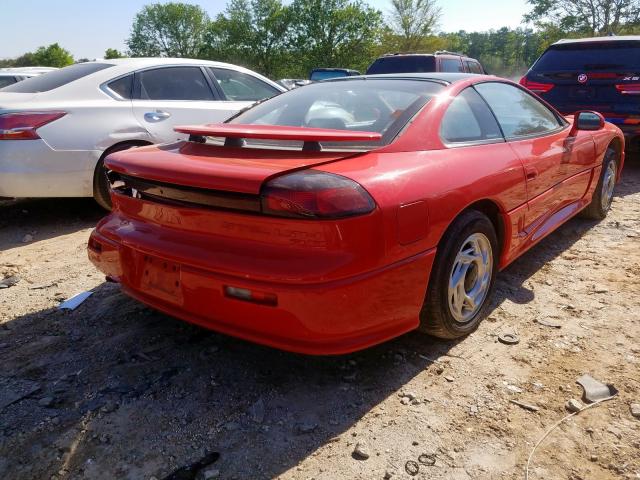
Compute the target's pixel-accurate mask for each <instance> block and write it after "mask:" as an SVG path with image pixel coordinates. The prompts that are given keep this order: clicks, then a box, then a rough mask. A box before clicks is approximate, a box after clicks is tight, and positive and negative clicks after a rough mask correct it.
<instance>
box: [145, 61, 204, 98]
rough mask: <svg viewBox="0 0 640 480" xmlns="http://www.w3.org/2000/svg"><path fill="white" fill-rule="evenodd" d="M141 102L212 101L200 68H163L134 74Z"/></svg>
mask: <svg viewBox="0 0 640 480" xmlns="http://www.w3.org/2000/svg"><path fill="white" fill-rule="evenodd" d="M136 76H137V77H138V78H139V80H138V81H139V83H140V99H141V100H214V97H213V92H212V91H211V88H210V87H209V84H208V83H207V79H206V78H205V76H204V73H202V70H200V67H164V68H156V69H153V70H143V71H142V72H138V73H136Z"/></svg>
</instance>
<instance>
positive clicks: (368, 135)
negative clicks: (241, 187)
mask: <svg viewBox="0 0 640 480" xmlns="http://www.w3.org/2000/svg"><path fill="white" fill-rule="evenodd" d="M174 130H175V131H176V132H179V133H186V134H188V135H189V139H190V140H194V141H198V140H199V138H198V137H200V138H201V140H200V141H204V137H222V138H224V139H225V142H224V144H225V146H227V147H242V146H244V144H245V143H244V140H245V139H247V138H251V139H261V140H290V141H301V142H303V146H302V150H303V151H321V150H322V146H321V145H320V142H358V141H367V142H371V141H376V140H380V139H382V134H381V133H378V132H365V131H350V130H334V129H328V128H309V127H287V126H280V125H245V124H235V123H218V124H210V125H180V126H176V127H174Z"/></svg>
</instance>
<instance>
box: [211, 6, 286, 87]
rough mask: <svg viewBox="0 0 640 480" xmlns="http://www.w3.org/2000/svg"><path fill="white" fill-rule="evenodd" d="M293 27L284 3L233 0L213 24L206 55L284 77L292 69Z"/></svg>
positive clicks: (213, 58) (270, 74)
mask: <svg viewBox="0 0 640 480" xmlns="http://www.w3.org/2000/svg"><path fill="white" fill-rule="evenodd" d="M290 26H291V12H290V10H289V7H286V6H284V5H283V4H282V2H281V1H280V0H231V1H230V2H229V4H228V5H227V9H226V11H225V12H224V13H223V14H220V15H218V17H217V18H216V20H215V21H213V22H211V24H210V26H209V28H208V30H207V33H206V35H205V40H204V43H205V45H204V47H203V52H202V55H203V56H204V57H206V58H210V59H212V60H224V61H228V62H231V63H238V64H241V65H244V66H246V67H249V68H252V69H254V70H259V71H260V72H262V73H264V74H265V75H267V76H274V77H277V76H281V75H284V74H286V73H287V69H288V62H287V61H286V58H287V56H288V51H287V46H288V40H289V34H290Z"/></svg>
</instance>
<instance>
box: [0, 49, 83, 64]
mask: <svg viewBox="0 0 640 480" xmlns="http://www.w3.org/2000/svg"><path fill="white" fill-rule="evenodd" d="M72 63H73V56H72V55H71V54H70V53H69V52H68V51H67V50H65V49H64V48H62V47H61V46H60V45H58V44H57V43H52V44H51V45H49V46H48V47H44V46H43V47H40V48H38V49H37V50H36V51H35V52H27V53H24V54H22V55H20V56H19V57H18V58H14V59H12V60H5V61H3V62H2V65H0V66H3V67H59V68H61V67H66V66H67V65H71V64H72Z"/></svg>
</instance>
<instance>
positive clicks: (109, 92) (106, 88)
mask: <svg viewBox="0 0 640 480" xmlns="http://www.w3.org/2000/svg"><path fill="white" fill-rule="evenodd" d="M129 75H131V76H132V77H134V72H128V73H124V74H122V75H118V76H117V77H113V78H112V79H110V80H107V81H106V82H102V83H101V84H100V90H102V91H103V92H104V93H106V94H107V95H109V96H110V97H111V98H113V99H114V100H117V101H118V102H130V101H131V100H133V92H134V90H135V77H134V78H133V79H132V80H131V91H130V92H129V94H130V95H131V98H124V97H122V96H121V95H120V94H119V93H117V92H115V91H114V90H112V89H111V87H109V84H111V83H113V82H115V81H118V80H121V79H123V78H125V77H128V76H129Z"/></svg>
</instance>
